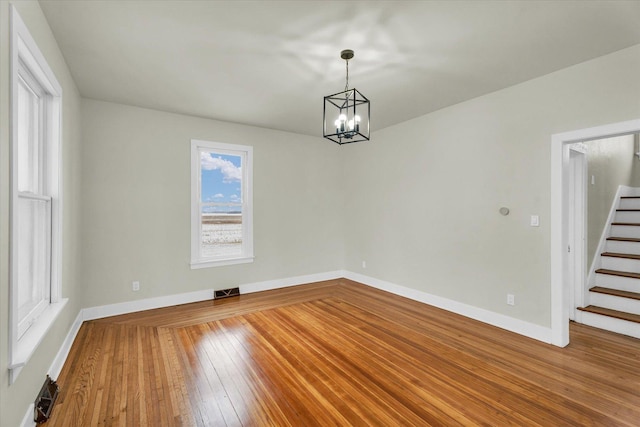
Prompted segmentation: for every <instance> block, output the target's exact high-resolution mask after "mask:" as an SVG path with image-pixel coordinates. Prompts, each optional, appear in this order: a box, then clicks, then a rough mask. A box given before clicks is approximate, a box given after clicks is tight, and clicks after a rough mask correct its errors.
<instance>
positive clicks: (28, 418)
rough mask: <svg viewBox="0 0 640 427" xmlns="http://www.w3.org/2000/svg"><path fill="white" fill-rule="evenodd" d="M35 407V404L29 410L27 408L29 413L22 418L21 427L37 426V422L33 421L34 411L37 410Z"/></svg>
mask: <svg viewBox="0 0 640 427" xmlns="http://www.w3.org/2000/svg"><path fill="white" fill-rule="evenodd" d="M35 407H36V406H35V405H34V404H33V403H32V404H31V405H29V408H27V413H26V414H24V418H22V422H21V423H20V427H34V426H35V425H36V422H35V421H33V414H34V412H33V411H34V410H35Z"/></svg>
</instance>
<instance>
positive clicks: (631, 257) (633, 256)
mask: <svg viewBox="0 0 640 427" xmlns="http://www.w3.org/2000/svg"><path fill="white" fill-rule="evenodd" d="M601 255H602V256H608V257H613V258H628V259H640V255H634V254H620V253H617V252H602V254H601Z"/></svg>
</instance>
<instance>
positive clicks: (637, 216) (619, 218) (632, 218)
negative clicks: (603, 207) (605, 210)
mask: <svg viewBox="0 0 640 427" xmlns="http://www.w3.org/2000/svg"><path fill="white" fill-rule="evenodd" d="M614 218H615V220H614V221H615V222H640V212H624V211H623V212H620V211H618V212H616V215H615V217H614Z"/></svg>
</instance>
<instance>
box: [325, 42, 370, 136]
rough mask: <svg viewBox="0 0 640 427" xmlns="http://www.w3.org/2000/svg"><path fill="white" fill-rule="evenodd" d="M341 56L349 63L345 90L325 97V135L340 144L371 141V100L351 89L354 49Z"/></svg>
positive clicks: (347, 50)
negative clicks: (350, 72) (350, 71)
mask: <svg viewBox="0 0 640 427" xmlns="http://www.w3.org/2000/svg"><path fill="white" fill-rule="evenodd" d="M340 57H341V58H342V59H344V60H345V62H346V64H347V78H346V83H345V86H344V91H343V92H339V93H336V94H333V95H329V96H325V97H324V111H323V125H324V134H323V136H324V137H325V138H327V139H330V140H331V141H333V142H336V143H338V144H340V145H342V144H350V143H352V142H360V141H369V116H370V113H371V106H370V103H369V100H368V99H367V98H366V97H365V96H364V95H363V94H361V93H360V92H358V90H356V89H355V88H353V89H349V60H350V59H352V58H353V50H351V49H345V50H343V51H342V52H340Z"/></svg>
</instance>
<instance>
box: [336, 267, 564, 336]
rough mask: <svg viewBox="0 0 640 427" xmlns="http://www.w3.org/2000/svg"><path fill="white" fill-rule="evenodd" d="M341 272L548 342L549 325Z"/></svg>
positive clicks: (358, 279)
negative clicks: (537, 323) (546, 326)
mask: <svg viewBox="0 0 640 427" xmlns="http://www.w3.org/2000/svg"><path fill="white" fill-rule="evenodd" d="M343 273H344V276H343V277H345V278H347V279H350V280H353V281H356V282H359V283H362V284H365V285H367V286H371V287H373V288H377V289H380V290H383V291H387V292H390V293H392V294H395V295H399V296H402V297H405V298H409V299H412V300H414V301H419V302H422V303H425V304H429V305H432V306H434V307H438V308H441V309H443V310H447V311H450V312H452V313H456V314H460V315H462V316H465V317H469V318H471V319H474V320H479V321H480V322H483V323H487V324H489V325H492V326H497V327H498V328H501V329H506V330H507V331H511V332H515V333H517V334H520V335H524V336H526V337H529V338H533V339H535V340H538V341H542V342H545V343H547V344H550V343H551V328H545V327H544V326H540V325H536V324H535V323H530V322H525V321H523V320H519V319H515V318H513V317H509V316H505V315H504V314H499V313H495V312H493V311H489V310H485V309H483V308H478V307H474V306H472V305H468V304H464V303H461V302H458V301H454V300H450V299H447V298H442V297H439V296H436V295H431V294H428V293H426V292H422V291H418V290H416V289H411V288H407V287H404V286H400V285H396V284H394V283H390V282H386V281H384V280H380V279H376V278H373V277H369V276H365V275H363V274H359V273H354V272H351V271H344V272H343Z"/></svg>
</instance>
